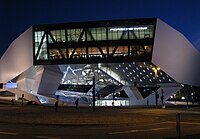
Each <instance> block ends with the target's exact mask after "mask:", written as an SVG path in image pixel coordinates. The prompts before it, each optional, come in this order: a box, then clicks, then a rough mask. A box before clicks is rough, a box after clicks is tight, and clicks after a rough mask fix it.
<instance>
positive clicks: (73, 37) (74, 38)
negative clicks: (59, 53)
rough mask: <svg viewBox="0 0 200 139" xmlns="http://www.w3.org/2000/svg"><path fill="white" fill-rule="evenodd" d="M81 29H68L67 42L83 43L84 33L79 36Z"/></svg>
mask: <svg viewBox="0 0 200 139" xmlns="http://www.w3.org/2000/svg"><path fill="white" fill-rule="evenodd" d="M82 31H83V29H68V30H67V40H68V42H78V41H85V33H83V34H81V33H82Z"/></svg>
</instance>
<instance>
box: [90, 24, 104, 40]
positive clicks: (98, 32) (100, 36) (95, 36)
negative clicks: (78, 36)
mask: <svg viewBox="0 0 200 139" xmlns="http://www.w3.org/2000/svg"><path fill="white" fill-rule="evenodd" d="M87 40H88V41H101V40H107V37H106V28H105V27H101V28H89V29H88V32H87Z"/></svg>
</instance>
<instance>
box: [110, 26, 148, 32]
mask: <svg viewBox="0 0 200 139" xmlns="http://www.w3.org/2000/svg"><path fill="white" fill-rule="evenodd" d="M146 29H148V28H147V27H130V28H111V29H110V31H127V30H146Z"/></svg>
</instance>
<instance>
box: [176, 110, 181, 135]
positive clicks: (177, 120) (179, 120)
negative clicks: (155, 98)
mask: <svg viewBox="0 0 200 139" xmlns="http://www.w3.org/2000/svg"><path fill="white" fill-rule="evenodd" d="M176 133H177V135H178V138H179V139H180V137H181V119H180V113H177V114H176Z"/></svg>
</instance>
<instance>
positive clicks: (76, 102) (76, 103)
mask: <svg viewBox="0 0 200 139" xmlns="http://www.w3.org/2000/svg"><path fill="white" fill-rule="evenodd" d="M78 101H79V99H78V98H77V99H76V101H75V105H76V109H78Z"/></svg>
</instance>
